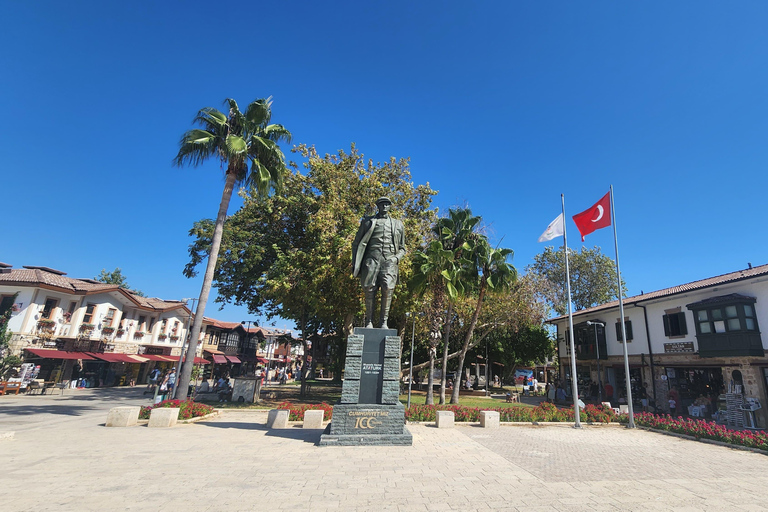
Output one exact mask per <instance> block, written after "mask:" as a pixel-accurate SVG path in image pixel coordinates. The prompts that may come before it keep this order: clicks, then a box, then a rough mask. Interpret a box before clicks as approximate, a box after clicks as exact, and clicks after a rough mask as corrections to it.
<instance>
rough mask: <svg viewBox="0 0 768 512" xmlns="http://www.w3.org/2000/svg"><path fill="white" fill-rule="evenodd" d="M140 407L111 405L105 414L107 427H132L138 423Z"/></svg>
mask: <svg viewBox="0 0 768 512" xmlns="http://www.w3.org/2000/svg"><path fill="white" fill-rule="evenodd" d="M140 412H141V407H113V408H112V409H110V410H109V414H107V423H106V426H107V427H133V426H135V425H138V424H139V413H140Z"/></svg>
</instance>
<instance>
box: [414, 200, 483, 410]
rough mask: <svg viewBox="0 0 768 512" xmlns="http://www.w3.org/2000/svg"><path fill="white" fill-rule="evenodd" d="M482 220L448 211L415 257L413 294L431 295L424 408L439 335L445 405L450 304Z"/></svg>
mask: <svg viewBox="0 0 768 512" xmlns="http://www.w3.org/2000/svg"><path fill="white" fill-rule="evenodd" d="M481 220H482V219H481V218H480V217H478V216H475V215H472V211H471V210H470V209H469V208H461V209H454V208H451V209H450V210H448V216H447V217H443V218H441V219H439V220H438V221H437V222H436V223H435V225H434V227H433V228H432V234H433V235H434V238H435V240H433V241H432V242H430V243H429V245H427V247H426V248H425V250H424V251H422V252H419V253H417V254H416V256H415V257H414V279H413V282H412V284H413V290H414V291H415V292H416V293H418V294H420V295H421V294H423V293H424V292H425V291H426V289H429V290H430V291H431V293H432V303H431V308H430V316H431V321H430V325H431V330H430V338H429V367H430V368H429V377H428V383H427V401H426V403H427V404H432V403H433V400H434V398H433V396H432V379H433V377H432V375H433V372H434V363H435V357H436V356H437V345H438V344H439V341H440V338H441V333H440V331H442V338H443V358H442V377H441V379H440V404H444V403H445V387H446V379H447V371H446V370H447V367H448V352H449V348H450V343H449V342H450V337H451V323H452V321H453V316H454V314H453V303H454V301H455V300H456V298H457V297H458V296H460V295H464V293H465V291H466V283H465V280H464V277H463V272H464V268H466V267H467V266H469V265H470V264H471V261H469V260H466V259H464V258H463V254H464V252H465V249H466V248H468V247H469V246H468V245H467V242H468V241H470V240H473V239H475V238H476V237H477V236H480V235H479V234H478V233H477V232H476V227H477V226H478V225H479V224H480V221H481Z"/></svg>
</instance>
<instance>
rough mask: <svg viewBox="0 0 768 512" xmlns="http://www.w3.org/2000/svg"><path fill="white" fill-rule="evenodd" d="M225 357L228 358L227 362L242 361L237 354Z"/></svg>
mask: <svg viewBox="0 0 768 512" xmlns="http://www.w3.org/2000/svg"><path fill="white" fill-rule="evenodd" d="M226 357H227V359H229V362H231V363H235V364H237V363H242V361H240V359H239V358H238V357H237V356H226Z"/></svg>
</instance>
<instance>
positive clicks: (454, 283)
mask: <svg viewBox="0 0 768 512" xmlns="http://www.w3.org/2000/svg"><path fill="white" fill-rule="evenodd" d="M481 220H482V218H481V217H479V216H476V215H472V210H470V209H469V208H459V209H454V208H451V209H449V210H448V216H447V217H444V218H442V219H439V220H438V221H437V222H436V223H435V228H434V232H435V234H436V235H437V236H438V237H439V239H440V241H441V243H442V245H443V249H445V250H447V251H451V253H452V254H453V262H454V266H453V268H450V269H446V270H447V272H446V275H445V277H446V279H445V281H444V283H445V285H446V286H447V287H448V309H447V312H446V323H445V327H444V329H443V360H442V367H441V368H442V374H443V375H442V377H441V379H440V404H444V403H445V387H446V380H447V371H446V370H447V368H448V352H449V349H450V340H451V325H452V324H453V317H454V315H453V301H454V300H455V299H456V298H457V296H458V295H464V292H465V291H466V289H467V286H466V283H465V280H464V276H463V269H464V268H466V267H467V265H468V264H471V262H470V261H469V260H467V259H466V258H465V251H466V249H467V248H468V247H469V245H468V242H471V241H473V240H475V239H476V238H477V237H478V236H479V234H478V233H477V231H476V228H477V227H478V226H479V225H480V221H481ZM457 375H458V374H457ZM455 384H456V386H455V387H458V385H459V382H456V383H455Z"/></svg>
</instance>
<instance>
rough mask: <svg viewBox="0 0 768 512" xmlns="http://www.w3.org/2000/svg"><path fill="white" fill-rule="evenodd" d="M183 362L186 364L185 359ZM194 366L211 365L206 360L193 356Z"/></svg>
mask: <svg viewBox="0 0 768 512" xmlns="http://www.w3.org/2000/svg"><path fill="white" fill-rule="evenodd" d="M184 362H186V359H185V360H184ZM195 364H211V362H210V361H209V360H207V359H203V358H202V357H197V356H195Z"/></svg>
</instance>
